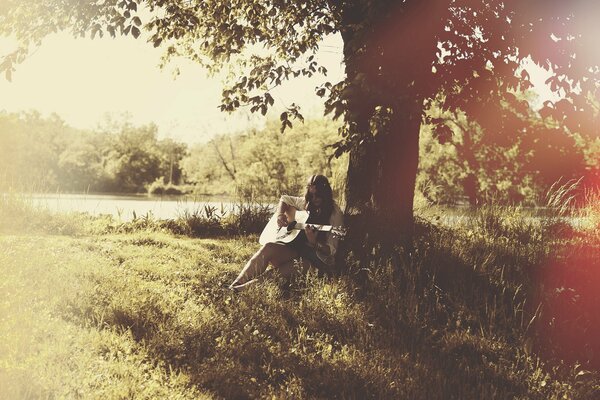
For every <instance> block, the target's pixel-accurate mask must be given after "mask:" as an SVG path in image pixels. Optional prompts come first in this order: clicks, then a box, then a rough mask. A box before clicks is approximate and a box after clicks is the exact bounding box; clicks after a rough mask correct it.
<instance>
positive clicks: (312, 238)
mask: <svg viewBox="0 0 600 400" xmlns="http://www.w3.org/2000/svg"><path fill="white" fill-rule="evenodd" d="M317 232H319V230H318V229H317V228H315V227H313V226H311V225H307V226H306V227H305V228H304V233H305V234H306V239H308V243H309V244H310V245H311V246H315V245H316V244H317Z"/></svg>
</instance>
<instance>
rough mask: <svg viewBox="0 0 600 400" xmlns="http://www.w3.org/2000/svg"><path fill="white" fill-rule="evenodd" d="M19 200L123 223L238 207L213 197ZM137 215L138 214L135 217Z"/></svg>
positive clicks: (47, 197) (43, 196)
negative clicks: (205, 209)
mask: <svg viewBox="0 0 600 400" xmlns="http://www.w3.org/2000/svg"><path fill="white" fill-rule="evenodd" d="M19 197H21V198H23V199H24V200H25V201H30V202H31V204H33V205H34V206H37V207H43V208H47V209H48V210H50V211H54V212H73V211H75V212H86V213H89V214H91V215H100V214H110V215H112V216H114V217H115V218H117V219H120V220H122V221H131V220H132V219H133V218H134V215H135V216H136V217H138V218H140V217H143V216H146V215H151V216H152V217H154V218H156V219H172V218H177V217H178V216H180V215H184V214H185V213H194V212H197V211H199V210H203V209H204V207H205V206H212V207H216V208H217V212H218V213H222V212H229V211H231V210H232V209H233V207H234V205H235V204H236V202H235V200H234V199H232V198H226V197H209V196H148V195H145V194H140V195H105V194H60V193H59V194H52V193H44V194H20V195H19ZM134 213H135V214H134Z"/></svg>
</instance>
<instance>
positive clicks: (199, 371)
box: [0, 205, 600, 400]
mask: <svg viewBox="0 0 600 400" xmlns="http://www.w3.org/2000/svg"><path fill="white" fill-rule="evenodd" d="M14 209H15V210H17V209H18V208H16V205H15V208H14ZM21 212H22V213H23V215H21V217H22V218H21V220H22V221H28V220H31V219H32V218H31V217H32V216H33V217H36V218H37V219H38V220H39V221H38V222H39V224H36V225H25V226H24V227H23V229H21V230H20V231H19V232H18V235H13V234H11V233H10V232H7V233H6V234H5V235H3V236H1V237H0V273H2V275H3V276H5V277H7V279H6V280H4V281H2V282H0V289H2V290H4V291H5V292H6V293H10V294H13V293H16V294H18V295H17V296H10V297H9V301H8V302H4V303H0V308H1V311H2V315H3V316H5V319H4V320H3V321H4V322H3V324H0V335H2V337H3V338H5V339H6V340H5V341H4V342H3V343H2V344H0V346H2V349H9V350H10V349H13V350H11V351H3V352H0V362H2V363H3V364H2V366H3V368H4V369H5V370H4V371H0V379H2V381H1V383H5V382H6V383H7V384H6V385H4V384H3V385H2V389H3V390H10V392H8V393H10V394H13V393H22V391H23V390H27V389H26V388H27V382H28V381H35V382H36V383H37V386H36V387H35V391H36V392H35V393H39V394H40V396H42V397H76V396H77V395H82V396H84V397H85V396H88V397H99V396H108V397H109V398H110V397H111V396H113V397H118V396H124V397H126V396H128V395H129V396H131V397H141V398H144V397H146V398H165V397H173V398H177V397H179V398H197V397H201V396H205V397H208V398H227V399H229V398H232V399H235V398H272V397H275V398H298V399H303V398H306V399H308V398H361V399H362V398H398V399H427V400H430V399H440V400H441V399H448V398H457V399H482V398H485V399H488V398H489V399H492V398H527V399H539V400H546V399H562V398H572V399H578V400H579V399H587V400H595V397H594V396H595V394H596V393H597V392H598V390H600V380H599V377H598V375H597V374H596V373H595V372H587V370H588V369H590V367H589V366H588V365H583V364H582V363H583V361H582V358H580V357H577V358H569V357H570V356H569V355H568V354H567V355H562V354H563V353H560V351H564V349H561V348H560V346H561V340H562V337H561V336H560V335H561V334H562V331H560V330H556V331H555V332H554V333H552V332H551V331H550V329H549V328H544V329H543V331H548V332H550V333H552V336H548V337H551V338H552V341H547V342H543V341H541V340H540V339H542V338H543V337H540V335H537V332H539V330H538V325H537V324H538V321H544V319H543V318H545V315H549V314H544V313H545V312H546V309H548V310H549V309H550V308H549V306H548V307H546V306H544V307H543V308H540V309H542V312H537V313H536V310H537V304H536V303H535V302H536V299H537V300H539V299H540V297H539V295H538V296H537V297H535V295H536V294H539V293H547V291H546V290H545V289H544V290H542V288H540V286H539V281H538V277H537V276H536V275H535V273H537V272H538V271H546V270H550V269H549V268H550V267H549V266H550V265H551V264H552V263H554V262H558V263H562V262H563V261H564V258H560V257H558V258H556V252H555V250H557V249H561V248H562V247H564V246H563V239H562V237H561V236H560V234H561V232H562V233H563V234H564V233H565V232H573V231H574V229H573V227H570V226H569V225H568V224H564V222H561V221H560V220H559V219H548V220H547V221H548V222H547V223H541V222H540V221H539V220H536V219H532V218H529V217H530V215H528V214H527V213H526V212H524V211H523V210H521V209H519V208H518V207H513V208H506V207H504V208H503V207H497V206H490V207H487V208H482V209H480V210H478V211H476V212H474V214H473V215H471V216H465V218H464V219H463V220H462V222H461V224H457V225H450V226H449V225H448V224H443V223H435V222H434V221H435V220H434V219H432V218H429V219H428V218H418V219H417V224H416V232H415V240H414V248H413V249H412V252H411V254H410V255H408V254H406V253H404V252H403V251H402V250H400V249H399V250H398V254H396V255H395V256H393V257H384V256H381V257H379V258H377V259H373V261H372V262H371V263H370V264H369V265H363V266H361V267H362V268H361V270H360V272H359V271H358V270H356V269H354V268H352V269H351V270H350V271H347V272H346V273H345V274H343V275H342V276H339V277H331V278H321V277H318V276H316V275H314V274H309V275H306V276H300V277H298V278H296V279H293V280H292V281H290V282H286V281H282V280H279V279H273V280H269V281H266V282H263V283H260V284H257V285H255V286H251V287H249V288H248V289H247V290H245V291H243V292H239V293H232V292H230V291H228V290H224V289H222V285H223V284H225V283H229V282H231V280H232V279H233V278H234V277H235V276H236V274H237V273H238V272H239V269H240V266H241V265H243V264H244V262H245V261H246V260H247V259H248V258H249V257H250V256H251V255H252V254H253V253H254V251H256V249H257V248H258V243H256V237H254V236H234V237H230V238H224V237H216V238H203V239H197V238H190V237H187V236H185V235H180V234H173V232H174V231H173V230H169V229H166V228H165V227H164V226H163V225H161V224H159V223H158V222H157V221H153V220H140V221H138V222H136V223H128V224H125V225H122V226H121V225H119V226H113V225H111V224H112V222H111V221H107V220H102V219H99V220H96V219H91V218H88V219H81V220H77V223H78V224H79V225H80V226H79V228H78V229H79V230H76V231H74V232H75V233H76V234H75V235H72V234H66V230H64V229H62V230H61V231H60V232H58V233H60V235H56V234H55V233H53V232H51V231H49V230H47V229H46V230H45V229H42V225H44V221H45V220H44V219H45V218H47V220H46V221H45V222H46V224H45V225H47V226H48V227H51V226H55V225H53V224H54V223H56V224H57V225H56V226H61V225H60V224H58V223H59V222H60V221H63V220H58V219H56V216H53V215H46V214H41V213H38V212H37V211H31V210H29V211H27V209H26V208H24V209H23V210H21ZM27 212H32V214H29V216H28V215H27ZM250 219H252V220H253V218H250ZM52 221H55V222H53V223H50V222H52ZM544 221H546V220H544ZM90 224H91V225H90ZM200 225H201V224H199V225H198V226H200ZM92 228H93V229H92ZM28 229H31V230H29V231H28ZM569 229H570V230H569ZM32 232H33V233H32ZM198 232H200V230H199V231H198ZM592 232H594V231H591V230H590V231H587V233H586V234H592ZM202 234H204V235H208V234H209V233H208V232H206V231H203V232H202ZM581 235H583V233H581ZM581 237H582V236H572V240H573V243H579V245H580V247H578V249H579V250H578V251H577V252H576V253H575V254H576V255H578V256H581V257H583V258H582V260H587V259H588V256H587V255H585V254H584V253H583V251H581V249H583V248H587V247H585V243H586V242H581V241H580V240H581ZM558 254H563V253H558ZM565 254H566V253H565ZM586 254H587V253H586ZM592 256H593V253H592ZM555 270H556V271H563V269H555ZM566 271H570V270H566ZM357 272H359V273H357ZM571 278H572V277H571V274H566V275H565V276H563V275H557V276H548V277H547V281H548V282H549V283H548V284H547V285H546V286H544V288H549V287H550V286H549V285H550V283H551V284H555V283H556V282H559V281H560V280H561V279H563V280H564V281H566V282H568V283H569V284H570V286H573V284H572V282H573V281H572V280H571V281H569V279H571ZM540 279H541V278H540ZM590 281H591V279H590V278H589V277H588V278H587V279H583V280H578V281H577V282H579V283H581V286H578V289H579V290H583V289H584V288H586V287H587V286H585V285H586V284H588V283H590ZM577 282H576V283H577ZM590 285H591V283H590ZM588 288H589V289H590V290H591V288H593V286H589V287H588ZM582 293H583V292H582ZM586 293H587V292H586ZM596 298H597V297H593V296H592V297H589V299H596ZM32 299H35V301H33V300H32ZM586 301H588V300H586ZM547 303H548V304H550V305H554V303H551V302H550V301H547ZM586 304H587V303H586ZM594 304H595V303H594ZM590 306H592V305H591V304H590ZM561 307H562V305H561ZM586 307H587V305H586ZM563 309H564V307H563V308H560V307H558V308H556V307H555V312H557V313H558V312H559V311H561V312H562V310H563ZM586 309H587V308H586ZM18 310H26V312H19V311H18ZM27 310H28V311H27ZM567 311H569V312H572V311H571V310H570V309H567ZM589 318H590V319H589V321H590V322H589V323H588V325H585V324H586V323H587V322H585V321H584V320H582V319H581V318H579V319H575V320H573V321H575V322H576V323H577V324H580V325H577V324H575V325H574V328H576V329H582V328H583V327H585V328H586V329H588V330H589V329H596V328H594V326H596V327H597V325H593V324H594V323H595V322H594V320H593V318H596V317H595V315H594V314H591V315H590V316H589ZM6 321H8V322H6ZM568 321H571V320H568ZM5 322H6V323H5ZM48 332H54V333H52V334H47V333H48ZM586 334H588V332H587V331H585V332H583V336H581V337H585V335H586ZM581 337H580V338H581ZM580 338H579V339H580ZM532 339H535V343H534V344H535V345H534V346H531V345H530V341H531V340H532ZM557 346H558V348H557ZM546 349H550V350H552V351H546ZM568 350H569V351H571V353H572V354H576V351H578V350H579V349H578V348H576V347H575V348H574V347H571V348H568ZM540 356H543V357H541V358H540ZM560 357H564V359H565V360H566V361H563V362H562V363H566V362H568V361H569V360H572V359H573V360H575V359H576V360H579V361H580V363H579V364H569V363H567V364H561V361H560ZM555 361H558V362H555ZM49 365H51V366H52V367H49ZM26 378H27V379H26ZM55 382H61V384H56V383H55ZM5 388H8V389H5Z"/></svg>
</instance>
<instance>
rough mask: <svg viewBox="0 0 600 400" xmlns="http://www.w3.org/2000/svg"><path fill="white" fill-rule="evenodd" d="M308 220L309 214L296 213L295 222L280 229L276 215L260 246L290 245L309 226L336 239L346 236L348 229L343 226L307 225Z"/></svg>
mask: <svg viewBox="0 0 600 400" xmlns="http://www.w3.org/2000/svg"><path fill="white" fill-rule="evenodd" d="M307 219H308V212H306V211H296V220H295V221H292V222H290V223H289V224H288V225H287V226H282V227H279V225H277V213H275V214H274V215H273V216H272V217H271V219H270V220H269V222H268V223H267V226H265V229H263V231H262V233H261V234H260V238H259V239H258V242H259V243H260V244H267V243H270V242H280V243H290V242H291V241H292V240H294V239H296V236H298V234H299V233H300V232H301V231H303V230H304V228H305V227H307V226H310V227H312V228H315V229H317V230H319V231H321V232H329V233H331V234H332V235H334V236H335V237H339V238H343V237H344V236H346V228H344V227H342V226H332V225H317V224H307V223H306V220H307Z"/></svg>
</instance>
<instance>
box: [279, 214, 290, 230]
mask: <svg viewBox="0 0 600 400" xmlns="http://www.w3.org/2000/svg"><path fill="white" fill-rule="evenodd" d="M277 226H278V227H280V228H281V227H282V226H288V220H287V216H286V215H285V214H284V213H281V214H279V215H278V216H277Z"/></svg>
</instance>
